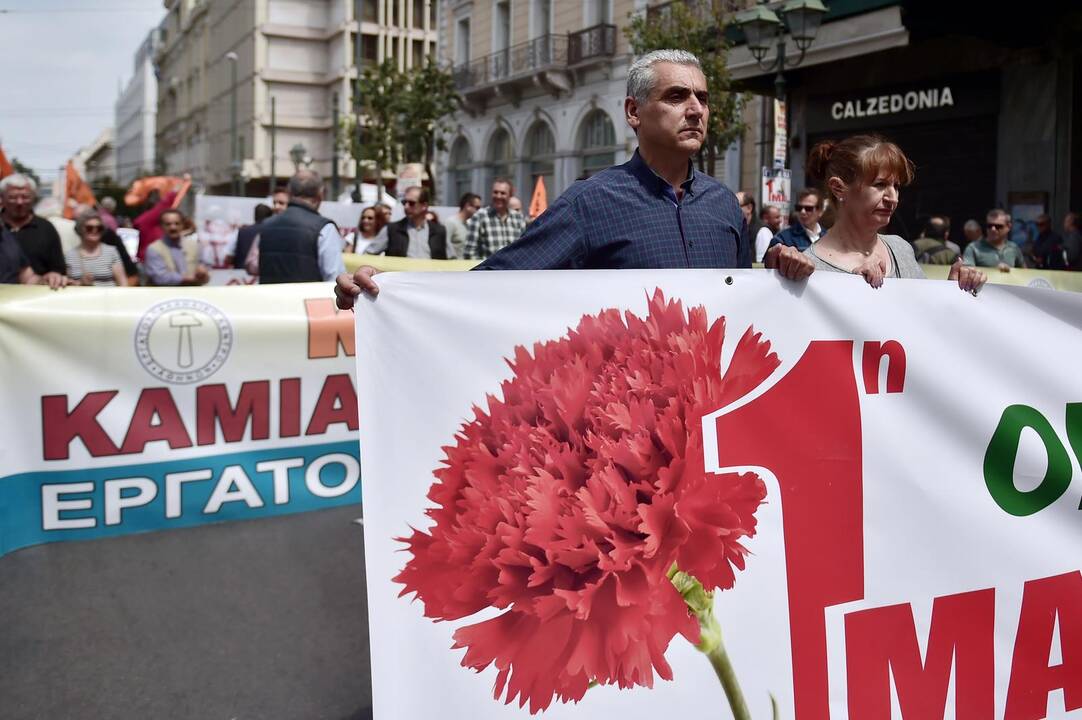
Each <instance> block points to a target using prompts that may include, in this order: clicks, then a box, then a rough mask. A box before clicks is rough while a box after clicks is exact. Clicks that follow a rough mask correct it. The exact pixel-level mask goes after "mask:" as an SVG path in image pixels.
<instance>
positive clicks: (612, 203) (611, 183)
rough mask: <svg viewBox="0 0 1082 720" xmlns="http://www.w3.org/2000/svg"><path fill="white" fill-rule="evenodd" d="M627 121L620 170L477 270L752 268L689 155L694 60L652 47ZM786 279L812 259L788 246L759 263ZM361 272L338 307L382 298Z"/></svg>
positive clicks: (745, 246)
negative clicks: (630, 142)
mask: <svg viewBox="0 0 1082 720" xmlns="http://www.w3.org/2000/svg"><path fill="white" fill-rule="evenodd" d="M627 95H628V97H627V98H626V99H625V100H624V117H625V119H626V120H627V123H628V125H630V126H631V127H632V128H633V129H634V130H635V134H636V135H637V136H638V140H639V148H638V150H636V151H635V154H634V155H633V156H632V158H631V159H630V160H629V161H628V162H626V163H624V164H623V165H617V166H615V167H611V168H608V169H607V170H604V171H602V172H600V173H598V174H597V175H594V176H593V177H590V178H588V179H586V180H582V181H580V182H577V183H575V184H574V185H572V186H571V187H570V188H568V189H567V191H566V192H564V194H563V195H561V196H560V197H559V199H557V200H556V202H555V203H553V204H552V206H551V207H550V208H549V209H548V210H547V211H546V212H545V213H544V214H543V215H541V217H539V218H538V219H537V220H535V221H534V223H533V224H532V225H530V226H529V228H527V230H526V232H525V233H523V234H522V237H520V238H519V239H518V241H516V242H514V243H512V244H511V245H508V246H507V247H505V248H503V249H502V250H500V251H499V252H497V253H495V254H494V255H492V256H490V257H489V258H488V259H486V260H485V261H484V262H482V263H481V264H480V265H478V266H477V267H476V268H474V269H475V270H555V269H571V268H607V269H620V268H639V269H644V268H740V267H751V260H752V252H753V250H752V246H751V242H750V240H749V238H748V233H747V225H746V223H745V222H744V216H743V213H741V212H740V207H739V205H738V203H737V200H736V196H735V195H733V193H732V192H731V191H730V190H729V189H728V188H726V187H724V186H723V185H721V184H720V183H719V182H717V181H716V180H714V179H713V178H711V177H709V176H707V175H704V174H703V173H700V172H699V171H697V170H696V169H695V167H694V165H693V164H692V162H691V159H692V158H693V157H694V156H695V155H696V154H697V153H698V152H699V148H700V147H701V146H702V144H703V140H704V139H705V137H706V121H707V118H708V117H709V114H710V108H709V106H708V104H707V103H708V100H709V98H708V96H707V90H706V78H705V76H704V75H703V72H702V69H701V68H700V65H699V60H698V58H696V57H695V56H694V55H692V54H691V53H689V52H686V51H684V50H655V51H654V52H651V53H648V54H646V55H644V56H643V57H641V58H639V59H638V60H636V61H635V63H634V64H633V65H632V66H631V69H630V70H629V71H628V76H627ZM763 261H764V264H765V265H766V267H768V268H777V269H778V271H779V272H780V273H781V274H782V275H784V276H785V277H787V278H789V279H791V280H801V279H803V278H806V277H808V275H810V274H811V273H812V271H813V270H814V265H813V264H812V262H811V261H810V260H809V259H808V258H806V257H804V256H803V255H802V254H801V253H800V252H799V251H797V250H796V249H795V248H790V247H784V246H781V245H778V246H775V247H773V248H771V249H770V250H769V251H768V252H767V254H766V257H764V259H763ZM375 273H376V270H375V269H374V268H371V267H362V268H360V269H359V270H358V271H357V272H356V273H354V274H353V275H352V276H351V275H349V274H342V275H339V276H338V282H337V285H336V287H335V295H336V297H337V301H338V307H340V308H342V309H343V310H344V309H347V308H351V307H353V303H354V299H355V298H356V297H357V296H358V295H359V294H360V293H361V292H367V293H370V294H372V295H375V294H377V293H378V292H379V288H378V286H377V284H376V282H375V281H374V280H373V279H372V276H373V275H374V274H375Z"/></svg>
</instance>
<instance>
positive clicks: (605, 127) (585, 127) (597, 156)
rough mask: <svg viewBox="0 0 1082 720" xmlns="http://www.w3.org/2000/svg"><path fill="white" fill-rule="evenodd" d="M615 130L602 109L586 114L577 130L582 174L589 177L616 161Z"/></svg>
mask: <svg viewBox="0 0 1082 720" xmlns="http://www.w3.org/2000/svg"><path fill="white" fill-rule="evenodd" d="M616 150H617V147H616V131H615V130H614V129H613V127H612V121H611V120H609V116H608V114H607V113H605V112H604V111H603V110H594V111H593V112H592V113H590V114H589V115H587V116H586V119H585V120H583V122H582V127H581V129H580V130H579V154H580V155H582V174H583V175H586V176H587V177H589V176H590V175H594V174H596V173H598V172H600V171H602V170H604V169H605V168H607V167H610V166H612V165H614V164H615V163H616Z"/></svg>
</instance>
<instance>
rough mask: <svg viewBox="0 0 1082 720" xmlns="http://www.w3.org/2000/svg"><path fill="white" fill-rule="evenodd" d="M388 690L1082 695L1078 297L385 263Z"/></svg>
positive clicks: (371, 465)
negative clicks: (426, 269)
mask: <svg viewBox="0 0 1082 720" xmlns="http://www.w3.org/2000/svg"><path fill="white" fill-rule="evenodd" d="M379 280H380V281H381V282H380V285H381V292H380V295H379V297H378V299H376V300H374V301H371V300H363V301H362V302H361V303H360V306H359V307H358V309H357V337H358V338H361V339H363V341H362V342H360V343H359V345H358V355H357V367H358V394H359V402H360V428H361V444H362V447H363V448H364V452H363V453H362V458H361V461H362V472H363V474H364V477H365V483H364V486H363V488H362V492H363V500H364V505H365V508H366V512H365V551H366V560H367V566H366V567H367V570H366V572H367V580H368V595H369V597H368V600H369V613H370V621H371V651H372V687H373V694H374V710H375V717H376V718H377V720H390V719H391V718H395V719H418V720H420V719H427V718H433V717H440V718H470V719H471V720H472V719H474V718H484V719H487V718H523V717H528V716H529V715H530V714H531V713H540V712H542V711H543V712H544V717H547V718H642V719H647V718H650V719H654V718H658V717H666V718H679V717H687V718H691V717H712V718H727V717H736V718H756V719H759V718H771V717H780V718H798V719H799V720H819V719H825V718H832V719H835V720H836V719H839V718H852V719H853V720H857V719H860V720H864V719H868V718H875V719H879V718H906V720H909V719H910V718H967V719H976V718H1009V719H1012V720H1013V719H1021V718H1043V717H1065V716H1067V714H1068V713H1070V712H1072V711H1077V710H1079V709H1082V574H1080V573H1079V568H1080V565H1082V530H1080V528H1082V512H1080V511H1079V498H1080V496H1082V484H1080V481H1079V480H1078V477H1079V472H1080V470H1079V453H1080V452H1082V403H1080V402H1079V400H1080V399H1082V376H1080V373H1079V370H1078V363H1077V358H1079V357H1082V297H1079V296H1078V295H1075V294H1069V293H1059V292H1054V291H1039V290H1031V289H1026V288H1009V287H988V288H986V289H985V290H984V291H983V292H982V293H981V294H980V296H979V297H976V298H974V297H971V296H969V295H967V294H964V293H962V292H960V291H959V290H958V289H957V287H956V286H954V285H951V284H949V283H946V282H941V281H932V280H927V281H909V280H893V281H888V282H887V284H886V285H885V286H884V287H883V288H882V289H880V290H878V291H876V290H873V289H871V288H870V287H868V286H867V285H866V284H865V283H864V282H863V281H862V280H861V279H860V278H857V277H853V276H845V275H830V274H826V273H820V274H816V275H815V276H813V277H812V278H811V279H810V280H809V281H808V282H806V283H802V284H793V283H790V282H787V281H785V280H782V279H780V278H778V277H777V276H776V275H774V274H773V273H770V272H767V271H752V270H749V271H649V272H646V271H642V272H640V271H608V272H587V271H572V272H552V271H549V272H537V273H512V272H500V273H463V274H457V273H447V274H434V273H433V274H427V275H423V274H405V273H403V274H384V275H381V276H380V278H379Z"/></svg>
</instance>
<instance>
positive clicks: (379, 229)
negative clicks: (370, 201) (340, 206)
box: [346, 205, 387, 253]
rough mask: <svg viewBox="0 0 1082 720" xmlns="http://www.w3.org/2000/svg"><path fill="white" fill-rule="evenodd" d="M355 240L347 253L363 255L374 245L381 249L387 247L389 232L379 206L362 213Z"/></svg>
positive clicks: (367, 208)
mask: <svg viewBox="0 0 1082 720" xmlns="http://www.w3.org/2000/svg"><path fill="white" fill-rule="evenodd" d="M358 222H359V224H358V226H357V234H356V235H355V236H354V238H355V240H354V241H353V242H352V243H351V244H350V247H348V248H347V249H346V252H355V253H363V252H365V251H366V250H367V249H368V248H369V247H372V246H373V245H375V246H377V247H381V248H386V247H387V231H386V230H385V229H384V226H385V223H384V222H383V211H382V210H380V208H379V206H378V205H372V206H371V207H366V208H365V209H364V210H363V211H362V212H361V218H360V220H359V221H358Z"/></svg>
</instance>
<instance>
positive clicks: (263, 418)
mask: <svg viewBox="0 0 1082 720" xmlns="http://www.w3.org/2000/svg"><path fill="white" fill-rule="evenodd" d="M353 327H354V326H353V318H352V316H351V314H350V313H338V312H337V311H336V310H335V308H334V300H333V296H332V294H331V285H330V284H329V283H298V284H287V285H268V286H253V287H246V288H111V289H103V288H80V287H69V288H67V289H65V290H63V291H61V292H51V291H49V290H47V289H44V288H27V287H20V286H0V348H2V350H0V367H2V368H3V373H4V377H5V378H7V379H6V380H5V382H4V392H3V397H4V411H3V412H2V413H0V436H2V437H3V438H4V442H3V444H2V445H0V466H2V470H0V556H2V555H3V554H4V553H6V552H10V551H13V550H17V549H19V548H22V547H26V546H28V545H35V544H38V543H48V542H61V541H73V540H91V539H96V538H101V537H113V536H118V535H125V534H129V533H134V532H143V531H148V530H161V529H171V528H181V527H192V526H196V525H202V524H205V523H213V522H221V521H227V520H243V519H251V518H261V517H268V516H272V515H282V514H287V513H293V512H300V511H305V510H316V509H320V508H326V507H334V506H337V505H344V504H351V503H352V504H356V503H357V502H358V501H359V498H360V493H359V490H358V485H359V483H360V476H359V463H358V446H357V413H356V394H355V390H354V384H353V359H352V357H350V356H352V354H353V348H354V338H353ZM0 714H2V713H0Z"/></svg>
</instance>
